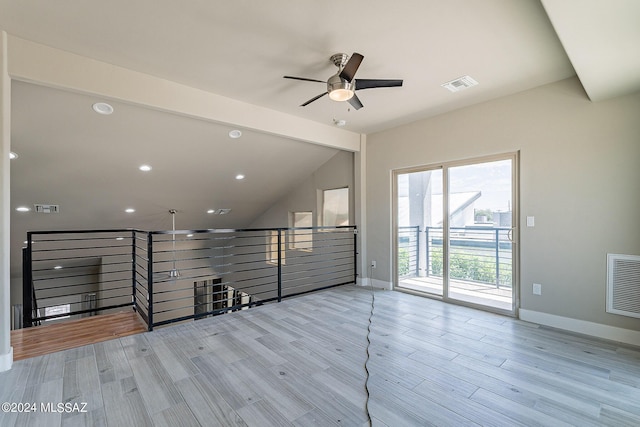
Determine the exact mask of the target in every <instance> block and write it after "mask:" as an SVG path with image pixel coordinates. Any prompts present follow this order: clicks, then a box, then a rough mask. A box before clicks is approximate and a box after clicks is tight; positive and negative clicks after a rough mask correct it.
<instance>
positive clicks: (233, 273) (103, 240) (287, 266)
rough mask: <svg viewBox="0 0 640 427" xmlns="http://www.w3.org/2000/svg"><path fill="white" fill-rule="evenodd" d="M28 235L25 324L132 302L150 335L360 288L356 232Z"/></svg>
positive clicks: (331, 229)
mask: <svg viewBox="0 0 640 427" xmlns="http://www.w3.org/2000/svg"><path fill="white" fill-rule="evenodd" d="M28 237H29V241H30V244H28V245H27V248H26V249H25V253H24V254H23V259H24V263H25V274H24V278H25V279H24V291H25V295H27V296H28V295H33V296H32V298H25V303H24V306H25V307H26V308H27V309H29V312H30V313H31V315H27V314H25V316H24V318H25V325H26V326H31V325H32V324H34V323H38V322H41V321H50V319H61V318H68V317H70V316H71V317H74V316H76V317H77V316H85V315H93V314H97V313H106V312H109V311H113V310H121V309H122V308H123V307H127V306H132V307H133V309H135V310H136V311H137V312H138V313H139V314H140V316H141V317H142V318H143V319H144V321H145V322H147V325H148V327H149V329H153V327H156V326H161V325H165V324H169V323H173V322H178V321H184V320H190V319H197V318H201V317H205V316H210V315H216V314H221V313H224V312H227V311H233V310H239V309H246V308H248V307H251V306H254V305H259V304H264V303H267V302H272V301H280V300H281V299H282V298H283V297H287V296H292V295H297V294H300V293H304V292H311V291H314V290H318V289H322V288H326V287H330V286H337V285H341V284H346V283H353V282H355V267H356V266H355V257H356V253H355V250H356V249H355V247H356V242H355V228H354V227H316V228H299V229H249V230H178V231H154V232H146V231H140V230H89V231H62V232H54V231H51V232H49V231H47V232H31V233H29V236H28ZM56 266H61V267H62V268H55V267H56ZM56 309H57V310H58V311H55V310H56Z"/></svg>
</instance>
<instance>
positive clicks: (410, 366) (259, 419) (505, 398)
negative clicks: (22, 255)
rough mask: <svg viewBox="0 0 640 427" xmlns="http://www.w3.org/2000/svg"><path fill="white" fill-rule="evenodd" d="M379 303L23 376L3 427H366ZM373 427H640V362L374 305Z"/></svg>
mask: <svg viewBox="0 0 640 427" xmlns="http://www.w3.org/2000/svg"><path fill="white" fill-rule="evenodd" d="M370 303H371V292H370V291H369V290H367V289H366V288H358V287H353V286H343V287H340V288H334V289H331V290H328V291H324V292H320V293H315V294H309V295H305V296H302V297H299V298H294V299H290V300H285V301H284V302H282V303H279V304H271V305H266V306H262V307H257V308H253V309H251V310H246V311H240V312H235V313H231V314H228V315H224V316H218V317H214V318H208V319H203V320H199V321H197V322H192V323H188V324H182V325H177V326H172V327H167V328H164V329H159V330H156V331H154V332H151V333H144V334H140V335H133V336H129V337H124V338H119V339H115V340H111V341H106V342H102V343H98V344H93V345H89V346H85V347H81V348H77V349H73V350H66V351H63V352H58V353H53V354H49V355H45V356H39V357H35V358H31V359H26V360H22V361H18V362H16V363H15V364H14V367H13V369H12V370H10V371H8V372H4V373H0V402H23V403H24V402H36V403H37V404H38V405H39V404H40V403H41V402H53V403H57V402H69V403H72V404H73V403H75V402H87V410H88V412H87V413H65V414H57V413H56V414H52V413H42V412H38V413H32V414H13V413H9V414H7V413H4V414H3V413H0V426H3V427H5V426H13V425H33V426H58V425H63V426H82V425H98V426H105V425H108V426H119V425H122V426H145V425H156V426H198V425H202V426H215V425H220V426H237V425H241V426H244V425H248V426H271V425H274V426H280V425H282V426H288V425H297V426H313V425H317V426H366V425H367V424H368V420H367V415H366V410H365V400H366V391H365V369H364V363H365V360H366V344H367V339H366V332H367V319H368V317H369V312H370ZM371 330H372V334H371V337H370V339H371V347H370V349H369V352H370V354H371V359H370V360H369V362H368V371H369V372H370V379H369V383H368V388H369V392H370V401H369V405H368V407H369V410H370V413H371V416H372V421H373V425H376V426H393V427H395V426H413V425H436V426H448V425H451V426H465V425H495V426H518V425H527V426H536V425H548V426H564V425H576V426H595V425H611V426H622V425H629V426H638V425H640V351H639V350H638V349H633V348H628V347H623V346H619V345H616V344H615V343H610V342H604V341H598V340H591V339H588V338H585V337H579V336H573V335H569V334H564V333H562V332H558V331H554V330H549V329H544V328H540V327H537V326H536V325H532V324H528V323H525V322H521V321H518V320H514V319H512V318H508V317H502V316H499V315H494V314H489V313H485V312H481V311H476V310H473V309H468V308H464V307H458V306H452V305H446V304H444V303H441V302H438V301H434V300H430V299H425V298H421V297H416V296H412V295H407V294H403V293H398V292H389V291H376V293H375V310H374V315H373V324H372V327H371Z"/></svg>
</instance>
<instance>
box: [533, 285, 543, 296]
mask: <svg viewBox="0 0 640 427" xmlns="http://www.w3.org/2000/svg"><path fill="white" fill-rule="evenodd" d="M533 294H534V295H542V285H541V284H540V283H534V284H533Z"/></svg>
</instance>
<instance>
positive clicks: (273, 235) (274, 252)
mask: <svg viewBox="0 0 640 427" xmlns="http://www.w3.org/2000/svg"><path fill="white" fill-rule="evenodd" d="M283 243H284V239H282V241H281V247H282V249H283V250H282V256H281V258H280V260H281V262H282V265H284V264H285V254H286V251H285V250H284V245H283ZM267 262H268V263H269V264H274V265H278V231H276V230H272V231H270V232H269V235H268V236H267Z"/></svg>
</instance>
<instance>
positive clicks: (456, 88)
mask: <svg viewBox="0 0 640 427" xmlns="http://www.w3.org/2000/svg"><path fill="white" fill-rule="evenodd" d="M477 84H478V82H477V81H475V80H473V79H472V78H471V77H469V76H463V77H459V78H457V79H455V80H451V81H450V82H446V83H443V84H441V85H440V86H442V87H443V88H445V89H449V90H450V91H451V92H460V91H461V90H464V89H466V88H468V87H471V86H475V85H477Z"/></svg>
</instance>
